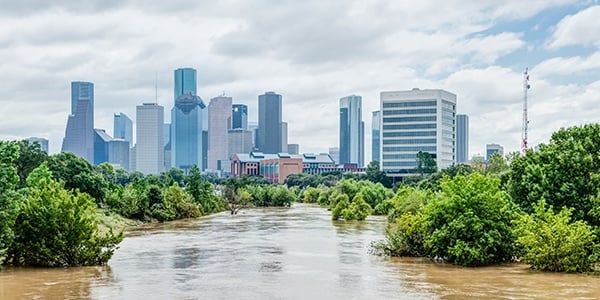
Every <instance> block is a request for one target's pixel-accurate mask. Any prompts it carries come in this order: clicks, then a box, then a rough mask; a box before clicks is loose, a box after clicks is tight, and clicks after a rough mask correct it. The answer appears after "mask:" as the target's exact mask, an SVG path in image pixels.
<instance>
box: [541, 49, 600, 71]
mask: <svg viewBox="0 0 600 300" xmlns="http://www.w3.org/2000/svg"><path fill="white" fill-rule="evenodd" d="M597 69H600V51H598V52H595V53H593V54H592V55H590V56H587V57H582V56H573V57H554V58H551V59H548V60H545V61H543V62H541V63H539V64H538V65H537V66H535V68H533V70H532V73H534V74H536V75H537V76H540V77H546V76H552V75H573V74H576V73H579V72H585V71H590V70H597Z"/></svg>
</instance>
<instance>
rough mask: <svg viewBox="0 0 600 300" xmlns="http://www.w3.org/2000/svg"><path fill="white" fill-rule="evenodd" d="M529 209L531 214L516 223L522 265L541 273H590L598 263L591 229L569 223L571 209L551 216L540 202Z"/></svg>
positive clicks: (580, 223)
mask: <svg viewBox="0 0 600 300" xmlns="http://www.w3.org/2000/svg"><path fill="white" fill-rule="evenodd" d="M533 209H534V213H533V214H532V215H523V216H522V217H521V218H520V219H519V220H518V222H517V224H518V227H517V233H518V242H519V244H521V245H522V246H523V248H524V250H525V257H524V259H525V262H526V263H529V264H531V266H532V267H533V268H535V269H539V270H543V271H552V272H586V271H591V270H592V269H593V267H594V265H595V263H596V262H597V261H598V257H597V255H595V253H594V251H595V250H597V246H596V244H595V243H594V240H595V236H594V234H593V232H592V228H591V227H590V226H589V225H587V224H586V223H585V222H583V221H581V220H580V221H576V222H571V212H572V211H573V209H572V208H571V209H567V208H563V209H562V210H561V211H560V212H559V213H558V214H555V213H554V212H553V209H552V207H546V203H545V201H544V200H540V201H539V202H538V203H537V204H534V205H533Z"/></svg>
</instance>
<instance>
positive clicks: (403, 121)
mask: <svg viewBox="0 0 600 300" xmlns="http://www.w3.org/2000/svg"><path fill="white" fill-rule="evenodd" d="M380 103H381V104H380V105H381V106H380V111H381V112H382V113H381V116H382V123H381V124H382V126H381V128H382V129H381V138H382V141H381V145H382V147H383V149H381V150H382V155H381V157H382V162H381V166H382V170H383V171H384V172H386V173H388V175H390V176H398V177H402V176H406V175H410V174H416V173H418V170H417V153H418V152H419V151H422V152H427V153H429V154H431V156H432V157H433V158H434V159H435V161H436V165H437V168H438V169H444V168H446V167H449V166H450V165H452V164H453V163H454V162H455V153H456V151H455V142H456V141H455V138H454V137H455V136H456V126H455V114H456V95H455V94H452V93H449V92H447V91H444V90H439V89H435V90H420V89H413V90H410V91H394V92H381V102H380Z"/></svg>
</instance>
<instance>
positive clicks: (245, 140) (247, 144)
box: [227, 128, 253, 159]
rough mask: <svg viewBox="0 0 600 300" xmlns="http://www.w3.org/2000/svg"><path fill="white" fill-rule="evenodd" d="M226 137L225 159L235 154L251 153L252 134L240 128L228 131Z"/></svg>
mask: <svg viewBox="0 0 600 300" xmlns="http://www.w3.org/2000/svg"><path fill="white" fill-rule="evenodd" d="M227 137H228V142H227V144H228V145H227V146H228V148H229V149H228V151H227V159H231V157H232V156H233V155H234V154H236V153H249V152H251V151H252V145H253V143H252V132H251V131H250V130H245V129H242V128H235V129H230V130H229V131H228V132H227Z"/></svg>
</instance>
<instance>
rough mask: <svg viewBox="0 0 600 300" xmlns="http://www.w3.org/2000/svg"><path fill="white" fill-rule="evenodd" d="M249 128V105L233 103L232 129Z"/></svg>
mask: <svg viewBox="0 0 600 300" xmlns="http://www.w3.org/2000/svg"><path fill="white" fill-rule="evenodd" d="M237 128H241V129H248V106H246V105H245V104H233V105H232V106H231V129H237Z"/></svg>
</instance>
